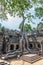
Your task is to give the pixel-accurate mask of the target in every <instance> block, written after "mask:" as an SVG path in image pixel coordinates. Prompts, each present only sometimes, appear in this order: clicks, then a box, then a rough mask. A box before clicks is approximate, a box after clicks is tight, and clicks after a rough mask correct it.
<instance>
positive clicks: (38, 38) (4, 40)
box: [0, 30, 43, 54]
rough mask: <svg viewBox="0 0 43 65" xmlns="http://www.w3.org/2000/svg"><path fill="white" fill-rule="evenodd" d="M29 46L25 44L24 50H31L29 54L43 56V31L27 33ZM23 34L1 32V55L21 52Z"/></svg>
mask: <svg viewBox="0 0 43 65" xmlns="http://www.w3.org/2000/svg"><path fill="white" fill-rule="evenodd" d="M27 38H28V44H27V45H26V42H25V43H24V49H25V48H26V46H27V48H28V49H29V50H28V52H29V53H33V54H43V30H37V31H34V32H32V33H27ZM20 39H21V32H19V31H4V33H3V32H2V31H1V30H0V54H7V53H9V52H13V51H18V52H19V51H21V50H22V43H20Z"/></svg>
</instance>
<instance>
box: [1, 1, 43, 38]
mask: <svg viewBox="0 0 43 65" xmlns="http://www.w3.org/2000/svg"><path fill="white" fill-rule="evenodd" d="M42 2H43V0H4V1H3V0H0V3H1V5H2V7H4V12H6V13H10V14H11V15H13V16H15V15H18V16H20V17H22V19H23V20H22V36H24V22H25V20H26V19H28V21H29V22H30V21H31V22H32V18H35V17H36V16H37V14H40V13H41V11H42V10H43V8H42V6H43V4H42ZM37 5H42V6H39V7H38V6H37ZM33 6H34V9H35V11H36V13H35V14H36V15H35V16H34V15H32V14H31V13H30V12H29V10H30V9H32V7H33ZM40 7H41V8H42V10H41V11H40ZM38 8H39V11H40V12H39V11H38V12H37V10H38ZM41 15H42V14H41ZM22 38H24V37H22Z"/></svg>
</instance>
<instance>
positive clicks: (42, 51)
mask: <svg viewBox="0 0 43 65" xmlns="http://www.w3.org/2000/svg"><path fill="white" fill-rule="evenodd" d="M41 54H42V55H43V42H41Z"/></svg>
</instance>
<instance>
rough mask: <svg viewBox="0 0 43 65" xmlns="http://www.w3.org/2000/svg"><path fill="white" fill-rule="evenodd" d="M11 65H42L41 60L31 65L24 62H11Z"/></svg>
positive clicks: (42, 60)
mask: <svg viewBox="0 0 43 65" xmlns="http://www.w3.org/2000/svg"><path fill="white" fill-rule="evenodd" d="M10 64H11V65H43V59H41V60H39V61H37V62H35V63H33V64H31V63H28V62H25V61H23V60H16V61H15V60H13V61H11V62H10Z"/></svg>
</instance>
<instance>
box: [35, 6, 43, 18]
mask: <svg viewBox="0 0 43 65" xmlns="http://www.w3.org/2000/svg"><path fill="white" fill-rule="evenodd" d="M35 11H36V16H37V17H39V18H41V17H43V7H39V8H36V9H35Z"/></svg>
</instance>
